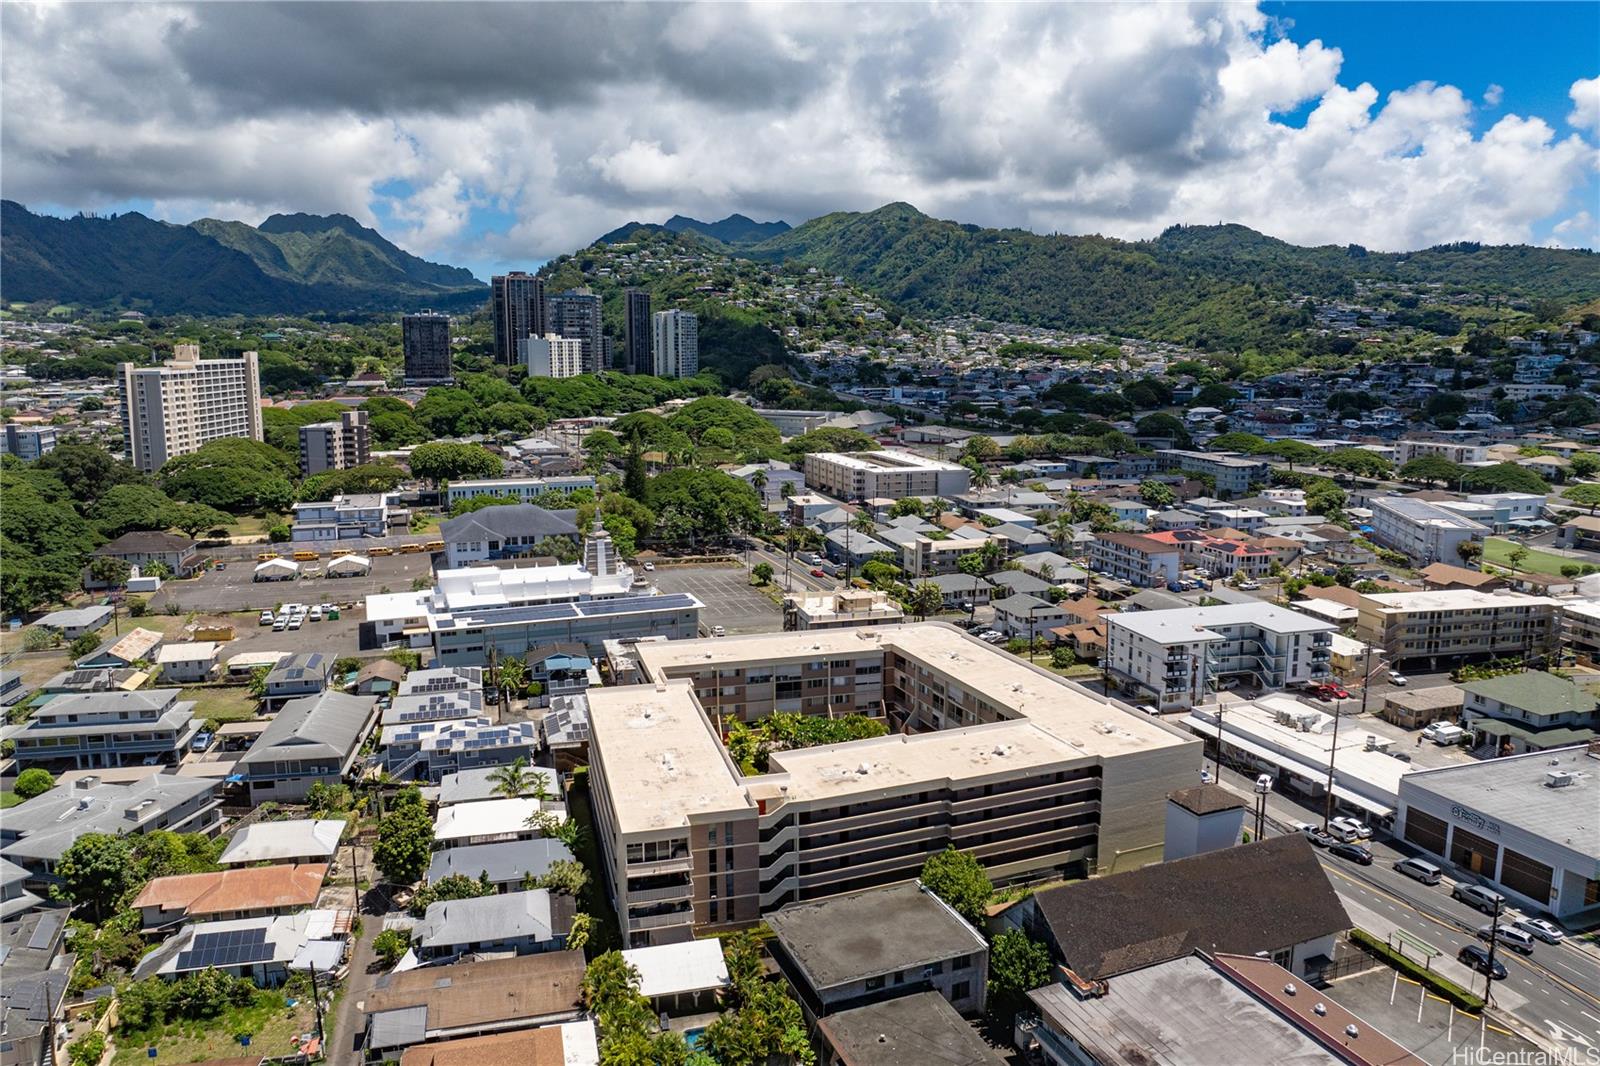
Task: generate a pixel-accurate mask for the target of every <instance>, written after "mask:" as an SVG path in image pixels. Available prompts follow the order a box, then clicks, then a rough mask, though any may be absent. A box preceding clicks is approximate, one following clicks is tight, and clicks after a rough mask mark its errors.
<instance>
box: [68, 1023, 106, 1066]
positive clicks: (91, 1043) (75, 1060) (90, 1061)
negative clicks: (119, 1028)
mask: <svg viewBox="0 0 1600 1066" xmlns="http://www.w3.org/2000/svg"><path fill="white" fill-rule="evenodd" d="M105 1053H106V1034H104V1033H102V1032H100V1031H99V1030H98V1029H94V1030H90V1032H89V1033H88V1034H87V1035H86V1036H84V1038H83V1039H81V1040H79V1041H78V1042H77V1043H76V1044H73V1045H72V1046H71V1047H70V1048H68V1049H67V1055H68V1057H70V1058H71V1059H72V1066H97V1064H98V1063H99V1061H100V1060H101V1059H102V1058H104V1057H105Z"/></svg>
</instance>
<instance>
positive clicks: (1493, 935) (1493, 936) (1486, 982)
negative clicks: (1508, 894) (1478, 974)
mask: <svg viewBox="0 0 1600 1066" xmlns="http://www.w3.org/2000/svg"><path fill="white" fill-rule="evenodd" d="M1505 906H1506V904H1505V900H1503V899H1497V900H1495V904H1494V917H1492V918H1490V919H1489V965H1488V966H1487V967H1486V969H1487V970H1488V971H1489V972H1488V973H1487V974H1485V975H1484V978H1483V1002H1484V1005H1485V1006H1488V1004H1489V1002H1490V999H1491V995H1492V993H1493V992H1494V951H1495V948H1497V947H1499V945H1500V912H1501V911H1502V910H1504V909H1505Z"/></svg>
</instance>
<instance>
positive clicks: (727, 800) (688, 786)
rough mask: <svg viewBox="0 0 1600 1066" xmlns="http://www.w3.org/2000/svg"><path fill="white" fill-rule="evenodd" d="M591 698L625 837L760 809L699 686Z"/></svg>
mask: <svg viewBox="0 0 1600 1066" xmlns="http://www.w3.org/2000/svg"><path fill="white" fill-rule="evenodd" d="M669 643H700V642H698V641H672V642H669ZM718 643H722V642H721V641H719V642H718ZM666 646H667V644H661V645H649V647H666ZM645 647H646V645H640V646H639V650H641V651H642V650H644V648H645ZM588 696H589V731H590V734H589V735H590V743H591V745H592V746H593V747H594V748H597V749H598V750H599V751H601V752H603V753H604V755H603V761H604V763H605V764H606V767H607V772H606V783H607V785H609V786H610V791H611V808H612V811H613V812H614V814H615V816H616V819H617V826H618V829H619V830H620V831H621V832H623V833H646V832H649V831H651V830H653V829H672V828H677V827H681V826H686V825H688V824H689V820H690V818H691V817H693V816H694V815H700V814H704V815H714V814H720V813H722V812H725V811H737V810H744V809H746V808H749V807H751V806H753V803H752V801H751V800H750V798H749V797H748V796H746V795H745V791H744V788H743V787H742V784H741V778H740V776H739V771H738V770H737V769H736V768H735V767H734V765H733V763H732V761H730V760H729V758H728V756H727V753H726V752H724V751H723V748H722V740H721V739H720V738H719V737H718V736H717V735H716V734H715V733H714V732H713V727H712V725H711V723H710V721H709V720H708V719H707V718H706V716H705V714H704V712H702V711H701V710H700V705H699V703H698V701H696V700H695V698H694V688H693V683H692V682H690V681H688V680H668V681H663V682H660V683H658V684H652V685H625V686H622V687H619V688H591V689H590V690H589V692H588ZM474 806H481V804H474Z"/></svg>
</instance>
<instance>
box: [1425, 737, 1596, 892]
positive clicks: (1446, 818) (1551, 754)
mask: <svg viewBox="0 0 1600 1066" xmlns="http://www.w3.org/2000/svg"><path fill="white" fill-rule="evenodd" d="M1597 813H1600V741H1597V742H1591V743H1589V744H1586V745H1579V746H1575V747H1570V748H1557V749H1553V750H1550V751H1541V752H1537V753H1535V754H1530V755H1513V756H1510V757H1508V758H1501V759H1488V760H1486V761H1484V762H1475V763H1468V764H1466V765H1464V766H1446V767H1441V768H1439V769H1435V770H1416V771H1413V772H1412V773H1409V774H1406V775H1405V777H1404V778H1403V779H1402V780H1401V782H1400V814H1399V818H1398V822H1397V825H1396V834H1397V835H1399V836H1401V837H1403V838H1404V839H1405V840H1406V841H1408V842H1409V843H1411V844H1414V845H1416V846H1417V847H1419V848H1422V849H1423V850H1424V851H1427V852H1429V853H1430V854H1432V855H1434V856H1436V857H1438V858H1439V859H1441V860H1443V861H1444V862H1447V863H1449V864H1450V865H1452V866H1454V867H1456V868H1457V869H1458V870H1460V871H1462V874H1463V875H1470V877H1471V878H1476V879H1481V880H1483V881H1485V882H1487V883H1488V884H1489V885H1490V887H1492V888H1494V889H1495V890H1496V891H1498V892H1503V893H1504V894H1505V895H1506V896H1508V897H1509V898H1510V900H1511V902H1512V903H1513V904H1515V905H1517V906H1520V907H1523V908H1525V909H1531V910H1535V911H1547V912H1549V913H1551V914H1553V915H1555V916H1556V917H1557V918H1559V919H1562V920H1565V921H1577V922H1579V923H1582V922H1586V921H1589V920H1592V919H1593V918H1594V917H1595V916H1597V915H1600V818H1597Z"/></svg>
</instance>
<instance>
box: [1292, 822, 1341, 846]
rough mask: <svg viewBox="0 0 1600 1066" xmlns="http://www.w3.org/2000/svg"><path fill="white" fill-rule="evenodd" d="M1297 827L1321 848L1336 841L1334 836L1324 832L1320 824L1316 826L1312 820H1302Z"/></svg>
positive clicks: (1304, 835) (1301, 833)
mask: <svg viewBox="0 0 1600 1066" xmlns="http://www.w3.org/2000/svg"><path fill="white" fill-rule="evenodd" d="M1295 829H1296V830H1298V831H1299V833H1300V835H1301V836H1303V837H1305V838H1306V839H1307V840H1309V841H1311V843H1312V844H1314V845H1315V846H1317V847H1319V848H1326V847H1331V846H1332V845H1333V844H1334V843H1335V841H1334V839H1333V837H1331V836H1329V835H1328V834H1327V833H1325V832H1323V831H1322V829H1321V828H1320V827H1319V826H1314V825H1312V824H1311V823H1310V822H1301V823H1300V824H1299V825H1297V826H1295Z"/></svg>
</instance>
